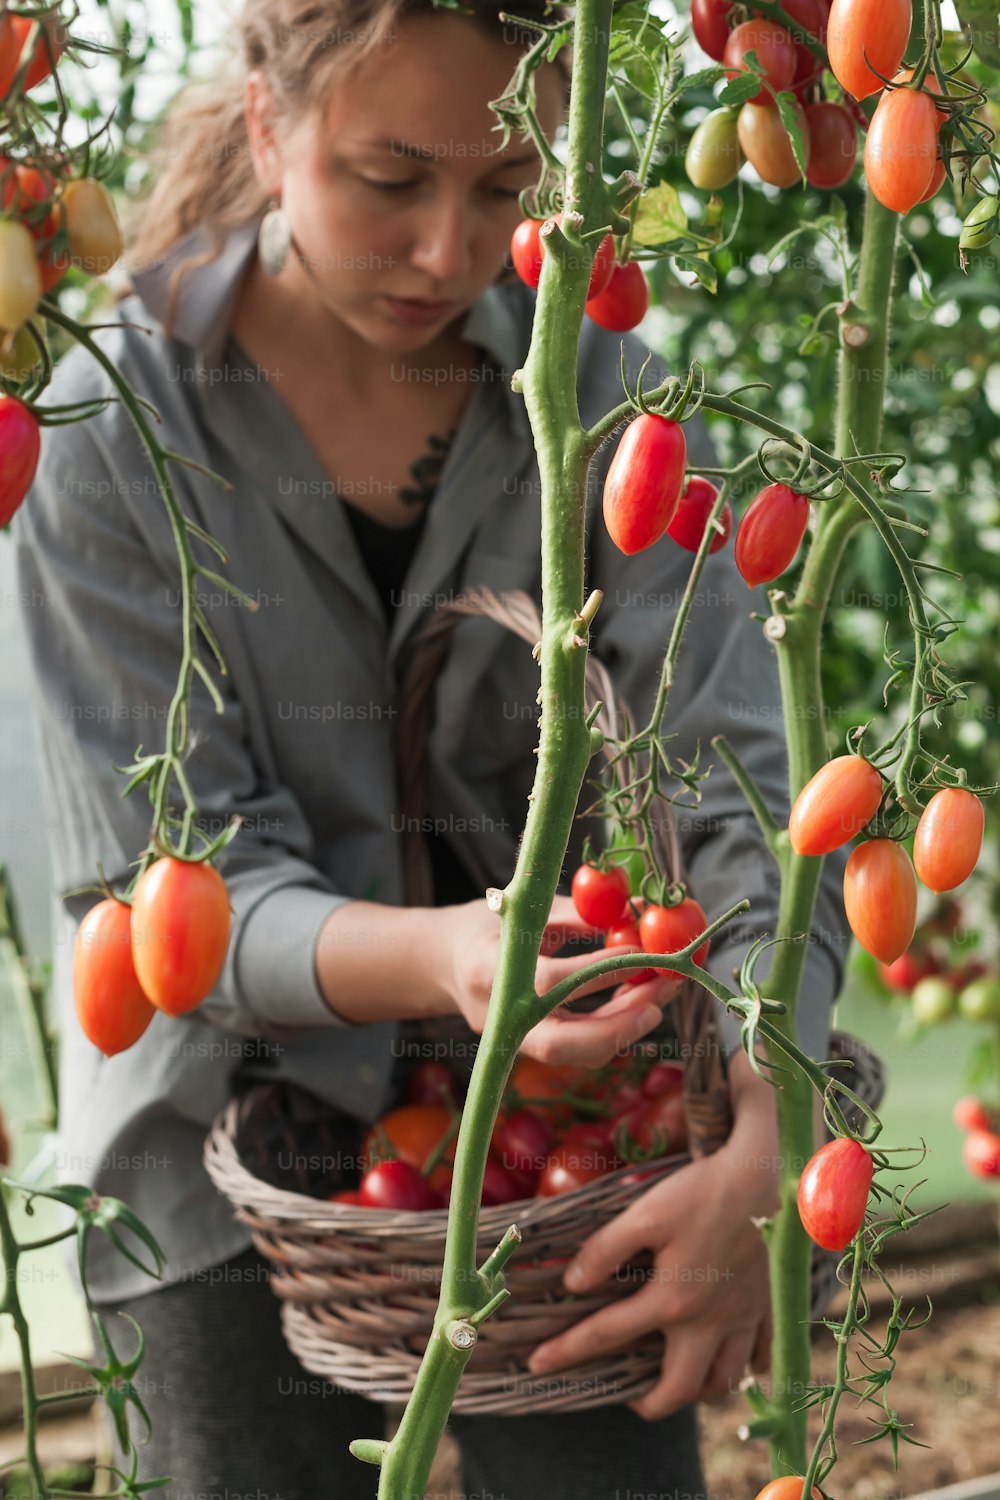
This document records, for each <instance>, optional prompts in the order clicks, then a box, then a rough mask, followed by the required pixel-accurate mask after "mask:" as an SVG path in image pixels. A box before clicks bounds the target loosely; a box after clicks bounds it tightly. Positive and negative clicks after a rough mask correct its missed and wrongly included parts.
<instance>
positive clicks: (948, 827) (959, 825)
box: [913, 786, 985, 892]
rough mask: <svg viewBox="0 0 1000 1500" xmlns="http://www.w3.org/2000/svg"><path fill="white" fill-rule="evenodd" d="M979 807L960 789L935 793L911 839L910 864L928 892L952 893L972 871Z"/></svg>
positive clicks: (976, 851) (979, 845)
mask: <svg viewBox="0 0 1000 1500" xmlns="http://www.w3.org/2000/svg"><path fill="white" fill-rule="evenodd" d="M984 821H985V820H984V815H983V804H982V802H981V801H980V800H979V798H978V797H977V796H976V794H975V792H969V791H966V789H965V788H964V787H960V786H948V787H942V788H941V790H940V791H939V792H935V793H934V795H933V797H932V798H931V800H930V801H929V802H928V804H927V806H926V807H925V808H924V810H923V812H922V813H921V814H920V821H919V823H918V824H917V831H916V833H915V834H914V836H913V863H914V865H915V866H916V871H917V874H918V875H919V876H920V879H921V880H922V881H923V883H924V885H925V886H926V887H927V889H928V890H931V891H938V892H941V891H953V890H954V889H955V887H956V886H957V885H961V884H962V881H963V880H967V879H968V878H969V876H970V875H971V874H972V872H973V870H974V869H975V868H976V862H977V861H978V859H979V853H980V850H981V849H982V847H983V827H984Z"/></svg>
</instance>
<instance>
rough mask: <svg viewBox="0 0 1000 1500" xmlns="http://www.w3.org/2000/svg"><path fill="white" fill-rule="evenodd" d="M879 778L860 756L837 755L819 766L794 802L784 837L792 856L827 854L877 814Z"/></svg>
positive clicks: (868, 762)
mask: <svg viewBox="0 0 1000 1500" xmlns="http://www.w3.org/2000/svg"><path fill="white" fill-rule="evenodd" d="M881 801H882V777H881V776H880V775H879V773H878V771H877V770H876V769H875V767H874V766H873V765H872V764H871V762H870V761H867V760H863V759H862V757H861V756H860V755H837V756H835V757H834V758H833V760H828V761H827V763H826V765H825V766H820V768H819V770H818V771H817V772H816V774H815V776H813V777H812V778H811V779H810V780H809V781H807V782H806V784H805V786H804V787H803V788H802V790H801V792H800V793H799V795H798V796H797V797H796V799H795V803H794V805H793V807H792V815H791V817H790V818H789V820H788V837H789V840H790V842H791V845H792V848H793V849H794V850H795V852H796V854H829V853H830V852H831V851H832V850H834V849H839V848H840V846H841V844H846V843H847V840H848V839H852V838H853V837H854V835H855V834H856V833H860V832H861V829H862V828H864V826H865V824H866V823H869V822H870V821H871V819H872V818H873V817H874V816H875V814H876V813H877V812H878V810H879V805H880V804H881Z"/></svg>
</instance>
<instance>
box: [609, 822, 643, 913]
mask: <svg viewBox="0 0 1000 1500" xmlns="http://www.w3.org/2000/svg"><path fill="white" fill-rule="evenodd" d="M637 842H638V841H637V839H636V835H635V832H634V831H633V830H632V829H631V828H629V829H622V828H620V827H619V828H615V829H614V831H613V832H612V834H611V840H610V843H609V845H608V848H609V849H635V853H634V854H630V855H628V857H627V858H626V859H622V860H616V861H615V863H616V864H620V865H621V866H622V868H623V869H624V871H625V873H626V875H627V876H628V890H629V895H630V896H633V897H634V896H638V894H639V890H640V887H641V886H642V882H643V878H644V877H645V874H646V857H645V855H644V854H643V853H642V852H641V851H640V850H639V849H638V848H637V847H636V846H637Z"/></svg>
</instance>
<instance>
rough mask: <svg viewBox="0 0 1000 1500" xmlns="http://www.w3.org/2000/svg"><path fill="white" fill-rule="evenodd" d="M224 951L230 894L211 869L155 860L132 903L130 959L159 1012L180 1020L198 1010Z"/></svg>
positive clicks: (213, 980)
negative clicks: (188, 1013)
mask: <svg viewBox="0 0 1000 1500" xmlns="http://www.w3.org/2000/svg"><path fill="white" fill-rule="evenodd" d="M228 947H229V892H228V891H227V890H226V883H225V881H224V880H223V878H222V876H221V875H220V874H219V872H218V870H216V869H215V868H214V867H213V866H212V865H207V864H204V863H200V864H193V863H191V861H189V860H182V859H158V860H157V861H156V863H155V864H153V865H150V867H149V869H148V870H147V871H146V873H145V875H143V876H142V878H141V880H140V881H139V883H138V885H137V886H136V888H135V895H134V897H133V899H132V958H133V960H134V962H135V972H136V974H137V975H138V976H139V983H140V984H141V985H142V987H143V989H144V990H145V991H146V994H147V995H148V996H149V998H150V1000H152V1002H153V1004H154V1005H155V1006H156V1007H157V1009H158V1010H162V1011H165V1012H166V1013H167V1015H168V1016H182V1015H185V1014H186V1012H187V1011H189V1010H194V1008H195V1006H196V1005H200V1004H201V1002H202V1001H203V1000H204V999H205V997H206V995H208V994H210V993H211V991H212V987H213V986H214V984H215V982H216V980H217V979H218V977H219V975H220V974H221V972H222V965H223V963H224V962H225V958H226V950H227V948H228Z"/></svg>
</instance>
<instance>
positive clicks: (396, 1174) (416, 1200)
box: [358, 1161, 438, 1211]
mask: <svg viewBox="0 0 1000 1500" xmlns="http://www.w3.org/2000/svg"><path fill="white" fill-rule="evenodd" d="M358 1192H359V1196H360V1199H361V1202H362V1203H363V1204H364V1206H365V1208H386V1209H407V1210H410V1211H423V1210H426V1209H429V1208H437V1207H438V1200H437V1194H436V1193H434V1192H433V1191H432V1189H431V1186H430V1184H429V1183H428V1182H427V1180H426V1178H424V1177H421V1175H420V1173H419V1172H418V1171H417V1169H416V1167H411V1166H410V1163H409V1162H406V1161H381V1162H379V1163H378V1165H377V1166H374V1167H372V1169H371V1171H369V1172H366V1173H365V1175H364V1176H363V1177H362V1179H361V1186H360V1188H359V1189H358Z"/></svg>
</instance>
